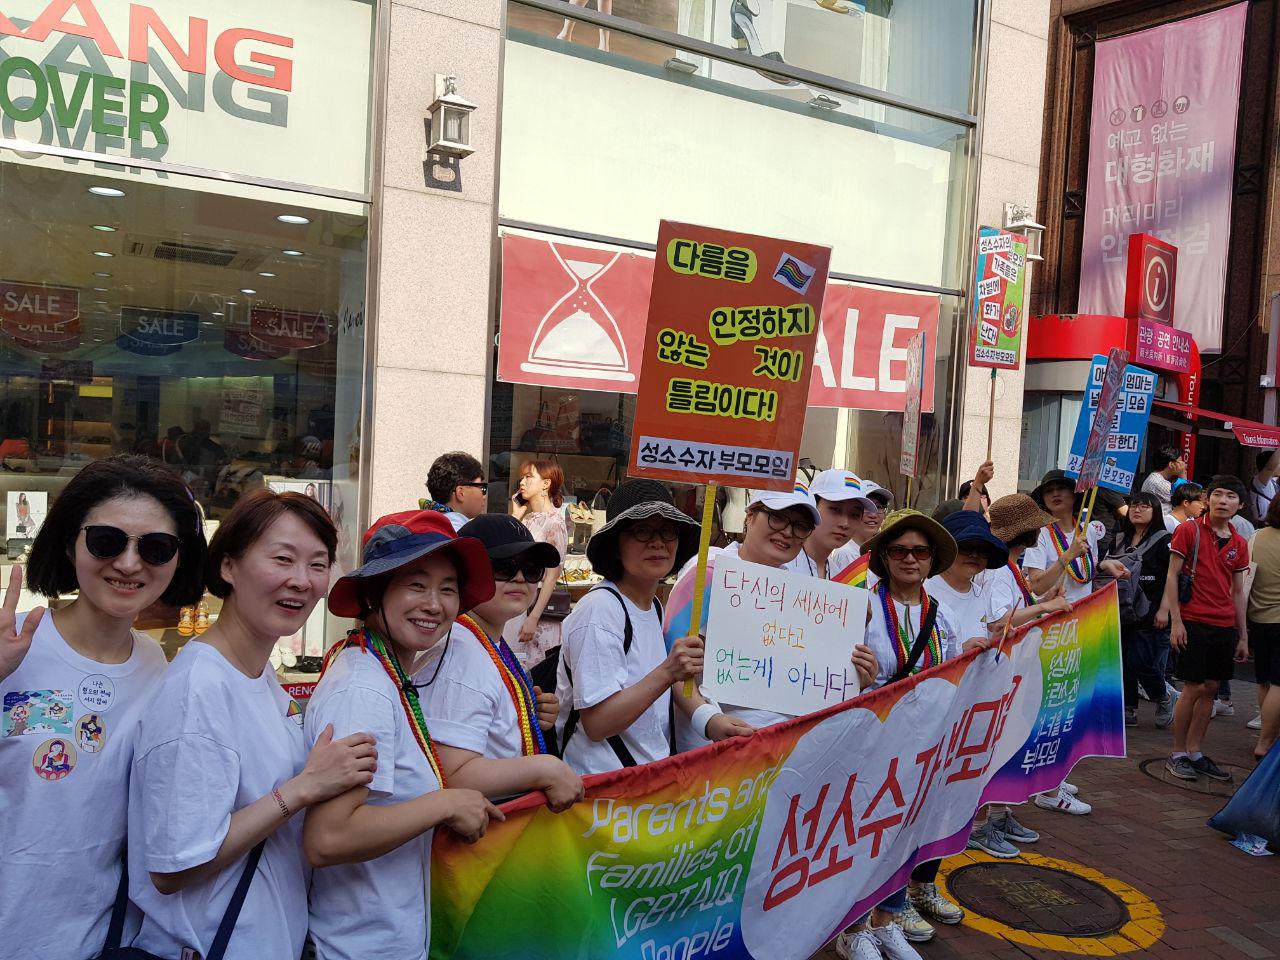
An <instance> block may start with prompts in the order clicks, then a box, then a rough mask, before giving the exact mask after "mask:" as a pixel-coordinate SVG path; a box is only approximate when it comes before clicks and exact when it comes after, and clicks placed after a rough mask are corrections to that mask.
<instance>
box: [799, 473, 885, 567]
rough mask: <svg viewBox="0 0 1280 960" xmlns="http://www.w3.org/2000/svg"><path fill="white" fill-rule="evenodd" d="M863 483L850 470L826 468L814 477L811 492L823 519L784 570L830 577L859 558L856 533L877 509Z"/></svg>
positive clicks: (859, 549) (810, 487) (859, 550)
mask: <svg viewBox="0 0 1280 960" xmlns="http://www.w3.org/2000/svg"><path fill="white" fill-rule="evenodd" d="M863 483H864V481H863V480H862V479H861V478H860V477H859V476H858V475H857V474H856V473H853V472H852V471H850V470H839V469H836V470H823V471H822V472H821V473H820V474H818V475H817V476H816V477H814V478H813V483H812V484H810V486H809V493H810V494H812V495H813V499H814V503H815V504H817V507H818V516H819V517H820V518H821V521H820V522H819V524H818V528H817V529H816V530H814V532H813V535H812V536H810V537H809V538H808V539H806V540H805V541H804V543H803V544H802V545H801V547H800V552H799V553H797V554H796V556H795V559H794V560H791V561H789V562H788V563H784V564H783V565H782V566H783V569H784V570H796V571H799V572H800V573H807V574H809V575H810V576H813V577H820V578H821V579H823V580H830V579H832V578H833V577H834V576H836V575H837V574H838V573H840V572H841V571H842V570H844V569H845V568H846V567H847V566H849V564H851V563H853V561H854V560H856V559H858V554H859V553H860V552H861V548H860V546H859V545H858V543H857V542H855V541H854V539H853V538H854V534H855V533H857V532H859V530H860V529H862V527H863V524H862V518H863V514H864V512H865V511H867V510H872V511H874V510H876V509H877V507H876V505H875V502H874V501H873V500H871V499H870V498H869V497H868V496H867V495H866V493H865V492H864V489H863Z"/></svg>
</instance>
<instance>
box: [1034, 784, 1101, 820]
mask: <svg viewBox="0 0 1280 960" xmlns="http://www.w3.org/2000/svg"><path fill="white" fill-rule="evenodd" d="M1036 806H1037V807H1044V809H1046V810H1057V811H1058V812H1059V813H1070V814H1073V815H1074V816H1077V817H1082V816H1084V815H1085V814H1086V813H1092V812H1093V807H1091V806H1090V805H1089V804H1087V803H1085V802H1084V801H1083V800H1081V799H1080V798H1079V797H1076V796H1073V795H1072V794H1070V793H1068V792H1067V790H1066V784H1063V785H1062V786H1061V787H1059V788H1058V792H1057V793H1040V794H1037V795H1036Z"/></svg>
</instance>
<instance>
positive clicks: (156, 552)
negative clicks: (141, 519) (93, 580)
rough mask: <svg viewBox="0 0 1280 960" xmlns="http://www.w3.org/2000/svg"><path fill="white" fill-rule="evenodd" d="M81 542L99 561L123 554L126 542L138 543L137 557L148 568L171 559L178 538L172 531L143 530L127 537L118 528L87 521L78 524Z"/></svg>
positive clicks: (176, 548)
mask: <svg viewBox="0 0 1280 960" xmlns="http://www.w3.org/2000/svg"><path fill="white" fill-rule="evenodd" d="M80 529H81V530H83V531H84V545H85V547H86V548H87V549H88V551H89V552H90V553H91V554H93V555H94V556H95V557H97V558H98V559H99V560H114V559H115V558H116V557H118V556H120V554H122V553H124V552H125V550H126V549H128V547H129V542H130V541H135V542H136V543H137V544H138V556H139V557H141V558H142V562H143V563H145V564H146V565H147V566H149V567H162V566H164V565H165V564H166V563H168V562H169V561H170V560H172V559H173V558H174V555H175V554H177V552H178V546H179V543H180V541H179V540H178V538H177V537H175V536H174V535H173V534H172V533H144V534H143V535H142V536H140V537H131V536H129V534H127V533H125V532H124V531H123V530H121V529H120V528H119V527H110V526H107V525H106V524H91V525H89V526H87V527H81V528H80Z"/></svg>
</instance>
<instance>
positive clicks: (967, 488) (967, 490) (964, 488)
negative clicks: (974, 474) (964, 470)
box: [960, 480, 991, 500]
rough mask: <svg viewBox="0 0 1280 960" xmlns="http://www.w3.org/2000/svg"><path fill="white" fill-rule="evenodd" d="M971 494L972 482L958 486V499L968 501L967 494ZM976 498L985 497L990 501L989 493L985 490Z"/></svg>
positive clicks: (967, 481)
mask: <svg viewBox="0 0 1280 960" xmlns="http://www.w3.org/2000/svg"><path fill="white" fill-rule="evenodd" d="M972 492H973V481H972V480H966V481H965V482H964V483H962V484H960V499H961V500H968V499H969V494H971V493H972ZM978 496H980V497H986V498H987V499H988V500H990V499H991V495H990V494H989V493H987V491H986V490H985V489H984V490H983V491H982V492H981V493H980V494H978Z"/></svg>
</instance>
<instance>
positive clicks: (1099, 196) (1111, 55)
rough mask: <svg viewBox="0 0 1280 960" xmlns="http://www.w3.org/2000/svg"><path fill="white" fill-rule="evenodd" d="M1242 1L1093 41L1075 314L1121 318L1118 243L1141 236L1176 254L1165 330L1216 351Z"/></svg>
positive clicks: (1122, 248)
mask: <svg viewBox="0 0 1280 960" xmlns="http://www.w3.org/2000/svg"><path fill="white" fill-rule="evenodd" d="M1248 6H1249V5H1248V4H1247V3H1237V4H1235V5H1234V6H1230V7H1224V8H1223V9H1221V10H1217V11H1214V12H1213V13H1206V14H1204V15H1202V16H1199V17H1191V18H1189V19H1186V20H1179V21H1177V22H1175V23H1168V24H1165V25H1163V26H1159V27H1152V28H1151V29H1149V30H1143V31H1140V32H1138V33H1133V34H1129V35H1128V36H1123V37H1117V38H1116V39H1114V40H1103V41H1101V42H1099V43H1098V44H1097V45H1096V48H1095V49H1096V51H1097V55H1096V57H1095V59H1094V74H1093V115H1092V120H1091V122H1090V132H1089V177H1088V192H1087V195H1086V198H1085V233H1084V248H1083V253H1082V255H1081V261H1080V302H1079V308H1078V309H1079V312H1080V313H1101V314H1112V315H1114V316H1123V315H1124V305H1125V279H1126V276H1125V268H1126V248H1127V245H1128V244H1127V238H1128V236H1129V234H1131V233H1150V234H1153V235H1155V236H1157V237H1159V238H1160V239H1161V240H1164V241H1165V242H1166V243H1171V244H1173V245H1174V246H1176V247H1177V248H1178V279H1177V295H1176V303H1177V315H1176V316H1175V318H1174V325H1175V326H1176V327H1178V328H1179V329H1180V330H1185V331H1186V332H1187V333H1190V334H1191V335H1192V336H1193V337H1195V340H1196V343H1197V344H1199V346H1200V350H1201V352H1217V351H1220V350H1221V349H1222V302H1223V295H1224V292H1225V290H1226V277H1227V241H1228V239H1229V236H1230V232H1231V190H1232V178H1233V176H1234V170H1235V152H1236V111H1237V109H1238V106H1239V100H1240V64H1241V57H1242V54H1243V50H1244V27H1245V17H1246V15H1247V13H1248ZM1139 359H1142V357H1141V355H1139ZM1147 362H1151V361H1147Z"/></svg>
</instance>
